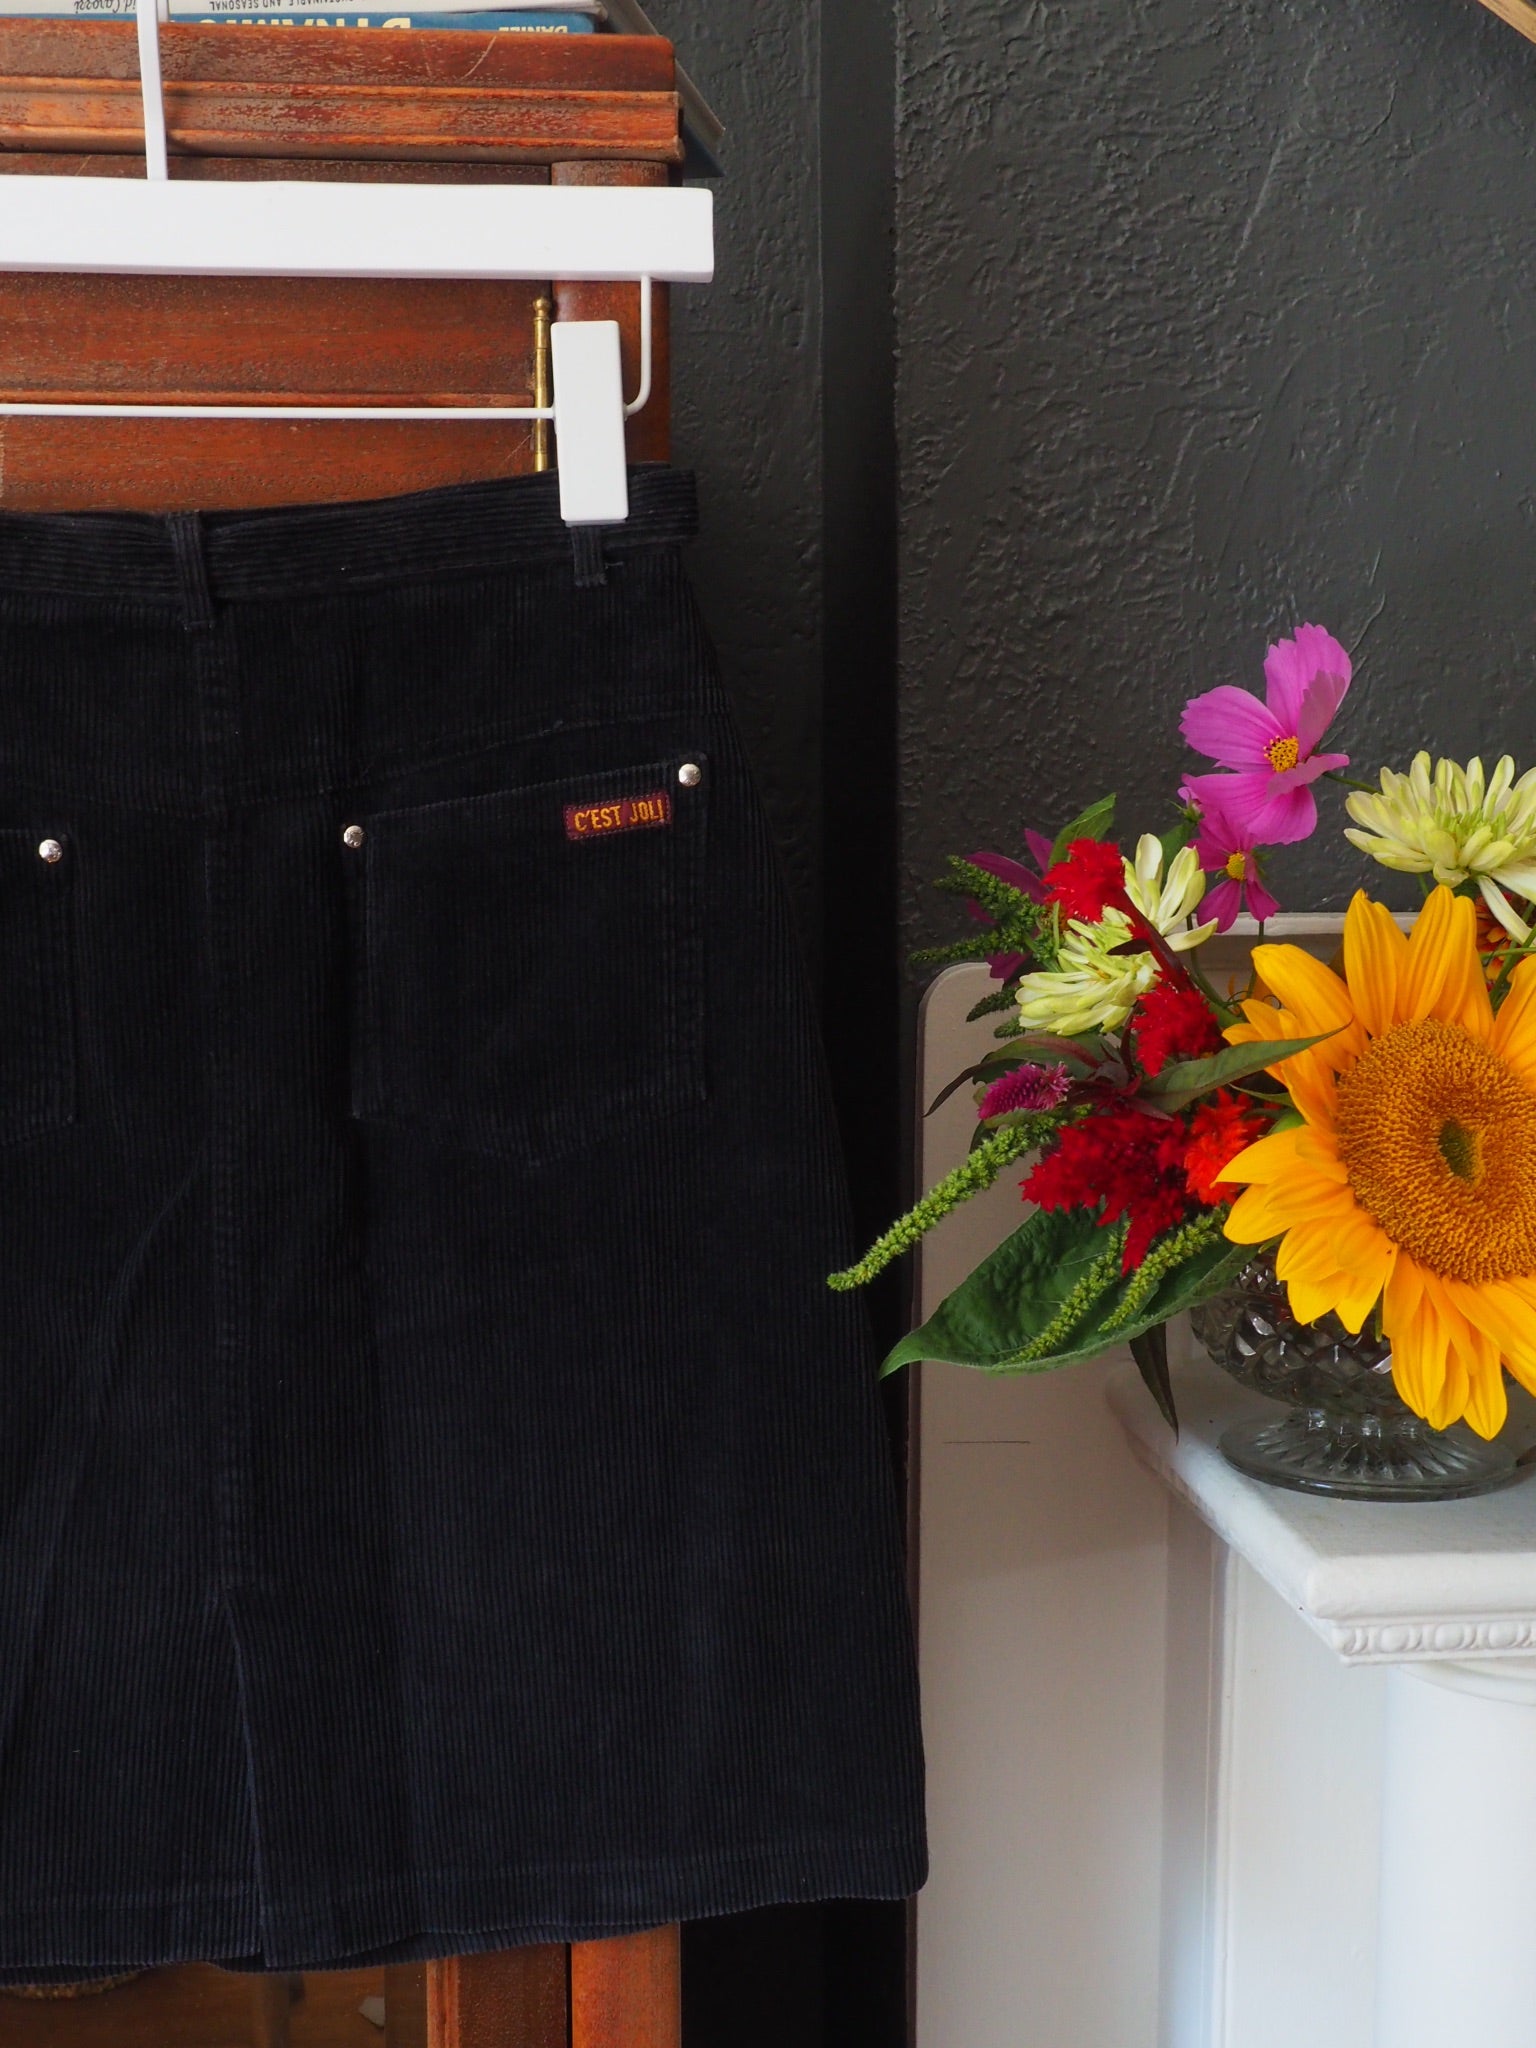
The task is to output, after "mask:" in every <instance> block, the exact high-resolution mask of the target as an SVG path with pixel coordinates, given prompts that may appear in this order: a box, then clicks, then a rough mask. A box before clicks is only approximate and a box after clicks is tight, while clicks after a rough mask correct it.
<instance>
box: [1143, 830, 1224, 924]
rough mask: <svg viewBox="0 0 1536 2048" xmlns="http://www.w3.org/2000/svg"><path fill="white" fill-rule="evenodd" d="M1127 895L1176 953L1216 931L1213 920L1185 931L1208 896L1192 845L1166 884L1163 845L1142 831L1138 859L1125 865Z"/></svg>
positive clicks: (1174, 863)
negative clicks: (1196, 910)
mask: <svg viewBox="0 0 1536 2048" xmlns="http://www.w3.org/2000/svg"><path fill="white" fill-rule="evenodd" d="M1125 893H1126V895H1127V896H1129V897H1130V899H1131V901H1132V902H1133V903H1134V904H1135V906H1136V908H1137V909H1138V910H1139V911H1140V912H1141V914H1142V916H1143V917H1144V918H1145V919H1146V920H1147V922H1148V924H1150V925H1153V926H1155V927H1156V929H1157V930H1158V931H1160V932H1161V933H1162V935H1163V937H1164V938H1165V939H1166V940H1167V941H1168V944H1169V945H1170V947H1171V948H1172V949H1173V951H1174V952H1175V953H1187V952H1188V951H1189V949H1190V947H1191V946H1199V945H1203V944H1204V942H1205V941H1206V940H1207V939H1208V938H1209V937H1210V936H1211V933H1212V932H1213V931H1215V929H1216V925H1215V921H1214V919H1213V920H1212V922H1211V923H1210V924H1201V925H1196V926H1195V928H1194V930H1193V931H1189V930H1187V929H1186V928H1185V921H1186V919H1188V918H1189V917H1191V916H1193V914H1194V910H1195V906H1196V904H1197V903H1198V902H1199V901H1200V899H1201V897H1202V896H1203V895H1204V894H1205V876H1204V874H1203V873H1202V872H1201V868H1200V856H1199V855H1198V854H1197V853H1196V852H1195V849H1194V848H1193V847H1192V846H1185V847H1182V848H1181V849H1180V850H1179V852H1177V853H1176V854H1175V855H1174V857H1173V859H1172V861H1171V862H1170V863H1169V866H1168V878H1167V880H1166V881H1165V880H1164V879H1163V849H1162V845H1161V843H1160V842H1159V841H1158V840H1156V839H1154V838H1153V837H1152V834H1151V833H1150V832H1143V833H1142V835H1141V837H1140V839H1138V840H1137V842H1136V858H1135V859H1134V860H1133V861H1132V860H1128V861H1127V862H1126V864H1125Z"/></svg>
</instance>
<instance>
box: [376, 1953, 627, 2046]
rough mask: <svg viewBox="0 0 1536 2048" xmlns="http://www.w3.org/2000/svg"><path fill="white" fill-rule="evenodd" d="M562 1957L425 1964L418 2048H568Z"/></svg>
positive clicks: (461, 1959)
mask: <svg viewBox="0 0 1536 2048" xmlns="http://www.w3.org/2000/svg"><path fill="white" fill-rule="evenodd" d="M566 1954H567V1951H566V1950H565V1949H563V1948H513V1949H504V1950H502V1951H501V1952H500V1953H498V1954H493V1955H481V1956H455V1957H453V1958H451V1959H450V1960H449V1961H447V1962H442V1963H430V1964H428V1966H427V1996H426V2038H425V2041H424V2042H423V2043H422V2048H568V2044H569V2033H568V2023H567V2004H566V1999H567V1988H566V1987H567V1965H566ZM388 2048H416V2044H415V2043H414V2042H405V2043H401V2044H396V2043H395V2042H394V2041H393V2040H391V2042H390V2043H389V2044H388ZM636 2048H640V2044H638V2043H637V2044H636Z"/></svg>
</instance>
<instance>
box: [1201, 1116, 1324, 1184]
mask: <svg viewBox="0 0 1536 2048" xmlns="http://www.w3.org/2000/svg"><path fill="white" fill-rule="evenodd" d="M1306 1137H1307V1133H1306V1131H1305V1130H1303V1129H1301V1128H1300V1126H1297V1125H1293V1126H1292V1128H1291V1129H1290V1130H1288V1131H1271V1132H1270V1134H1269V1136H1268V1137H1267V1138H1257V1139H1255V1140H1254V1142H1253V1144H1251V1145H1246V1146H1244V1148H1243V1150H1242V1151H1241V1152H1239V1153H1238V1154H1237V1155H1236V1157H1235V1158H1232V1159H1229V1160H1228V1161H1227V1164H1226V1165H1225V1166H1224V1167H1223V1168H1222V1170H1221V1178H1222V1179H1223V1180H1236V1181H1270V1180H1278V1179H1279V1177H1280V1175H1281V1174H1283V1173H1292V1172H1294V1171H1295V1169H1296V1168H1297V1167H1298V1166H1299V1165H1301V1164H1302V1163H1303V1153H1302V1146H1303V1144H1304V1143H1305V1140H1306Z"/></svg>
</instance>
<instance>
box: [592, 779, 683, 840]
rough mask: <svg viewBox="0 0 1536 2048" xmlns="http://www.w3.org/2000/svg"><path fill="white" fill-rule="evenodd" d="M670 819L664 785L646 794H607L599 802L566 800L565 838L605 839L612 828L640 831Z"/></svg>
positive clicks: (670, 803) (667, 823)
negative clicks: (605, 797) (602, 800)
mask: <svg viewBox="0 0 1536 2048" xmlns="http://www.w3.org/2000/svg"><path fill="white" fill-rule="evenodd" d="M671 822H672V799H671V797H670V796H669V795H668V794H667V792H666V790H664V789H653V790H652V791H651V792H650V794H649V795H648V796H618V797H610V798H609V800H608V801H607V802H606V803H600V804H567V805H566V807H565V836H566V838H567V839H607V838H609V837H610V836H611V835H612V834H613V833H615V832H641V831H644V830H646V829H647V828H648V827H651V826H656V825H670V824H671Z"/></svg>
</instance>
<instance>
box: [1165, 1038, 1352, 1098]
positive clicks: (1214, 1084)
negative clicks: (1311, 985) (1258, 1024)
mask: <svg viewBox="0 0 1536 2048" xmlns="http://www.w3.org/2000/svg"><path fill="white" fill-rule="evenodd" d="M1334 1036H1335V1033H1333V1032H1331V1031H1323V1032H1320V1033H1319V1034H1318V1036H1317V1037H1316V1038H1260V1039H1256V1040H1255V1041H1254V1042H1253V1043H1252V1044H1251V1045H1229V1046H1228V1047H1227V1049H1226V1050H1225V1052H1215V1053H1212V1054H1211V1056H1210V1058H1209V1059H1203V1060H1177V1061H1175V1062H1174V1064H1173V1065H1172V1066H1167V1067H1164V1068H1163V1071H1162V1072H1161V1073H1160V1074H1158V1075H1156V1076H1154V1078H1153V1079H1151V1080H1149V1081H1143V1082H1142V1084H1141V1092H1142V1094H1143V1095H1144V1096H1146V1098H1147V1099H1148V1101H1149V1102H1155V1103H1156V1104H1157V1106H1158V1108H1159V1109H1167V1110H1174V1109H1187V1108H1188V1107H1189V1105H1190V1103H1192V1102H1196V1101H1198V1100H1199V1098H1200V1097H1201V1096H1202V1095H1209V1094H1210V1092H1211V1090H1212V1089H1213V1088H1222V1087H1225V1086H1226V1084H1227V1083H1228V1082H1229V1081H1241V1080H1242V1078H1243V1076H1244V1075H1245V1074H1257V1073H1260V1072H1262V1070H1263V1069H1264V1068H1265V1067H1272V1066H1274V1065H1275V1064H1276V1062H1277V1061H1279V1060H1283V1059H1288V1058H1289V1057H1290V1055H1291V1054H1292V1053H1297V1052H1305V1051H1306V1049H1307V1047H1308V1046H1309V1045H1321V1044H1322V1042H1323V1040H1324V1039H1325V1038H1332V1037H1334Z"/></svg>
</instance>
